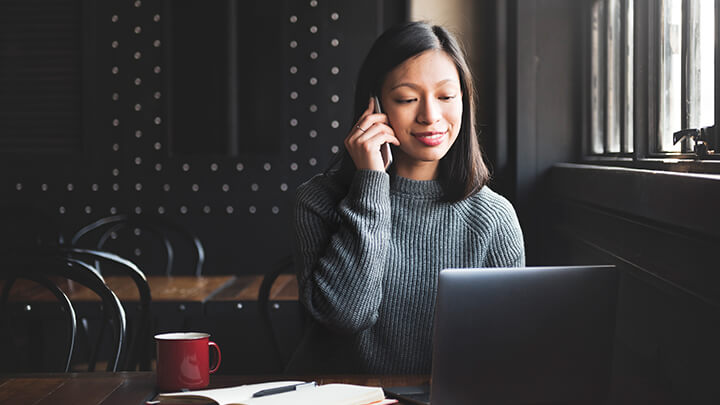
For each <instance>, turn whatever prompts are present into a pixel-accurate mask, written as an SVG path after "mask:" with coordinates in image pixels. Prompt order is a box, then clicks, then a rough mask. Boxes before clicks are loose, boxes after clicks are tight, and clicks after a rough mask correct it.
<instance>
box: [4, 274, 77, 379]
mask: <svg viewBox="0 0 720 405" xmlns="http://www.w3.org/2000/svg"><path fill="white" fill-rule="evenodd" d="M22 279H25V280H29V281H32V282H35V283H37V284H38V285H39V286H41V287H42V288H44V289H47V290H48V291H50V292H51V293H52V294H53V295H54V296H55V298H57V300H58V304H59V306H60V312H61V314H62V315H63V317H64V322H63V323H64V326H65V327H64V331H63V332H65V334H64V336H62V337H61V336H60V335H59V334H58V335H56V336H58V338H57V339H54V344H53V345H52V347H53V348H56V351H57V352H59V353H56V354H57V355H55V356H50V357H52V358H57V359H59V362H57V363H53V362H52V359H43V358H41V354H42V353H43V351H42V350H37V348H34V347H32V344H33V342H31V341H30V339H23V338H21V337H18V336H17V335H18V334H17V333H15V332H16V331H18V330H19V329H21V328H22V327H21V326H20V325H19V324H17V322H14V321H16V319H15V318H16V317H15V316H14V314H13V310H12V309H11V308H9V302H8V299H9V297H10V291H11V290H12V288H13V286H14V285H15V283H16V281H17V280H22ZM0 280H2V281H3V282H4V284H3V288H2V291H1V292H0V326H1V328H0V345H2V349H3V352H10V353H4V354H2V357H3V359H4V361H3V365H2V366H1V367H0V372H11V371H15V372H18V371H37V367H43V366H40V364H42V365H46V366H47V367H48V368H46V369H43V370H42V371H48V372H53V371H62V372H68V371H70V366H71V360H72V354H73V350H74V348H75V340H76V337H77V315H76V313H75V308H74V307H73V305H72V303H71V302H70V299H68V296H67V295H66V294H65V292H63V290H62V289H60V287H59V286H58V285H57V284H56V283H55V282H54V281H53V280H51V279H50V278H48V277H46V276H45V275H43V274H40V273H25V272H23V271H19V270H18V269H17V268H15V267H12V268H10V269H6V270H5V271H3V272H1V273H0ZM32 310H33V307H32V305H31V304H26V306H25V308H23V309H21V310H20V311H22V312H24V313H25V314H28V315H29V314H30V313H31V312H32ZM30 320H31V322H37V321H39V319H38V318H34V319H33V317H30ZM35 330H38V329H37V328H35ZM18 340H19V341H18ZM16 343H19V345H17V344H16ZM18 346H19V347H20V348H22V349H23V350H21V351H22V352H23V353H25V355H24V356H23V357H21V358H18V357H15V356H17V352H18V350H17V347H18Z"/></svg>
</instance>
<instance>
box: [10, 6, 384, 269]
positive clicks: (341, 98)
mask: <svg viewBox="0 0 720 405" xmlns="http://www.w3.org/2000/svg"><path fill="white" fill-rule="evenodd" d="M356 3H357V2H353V1H351V0H343V1H329V0H297V1H296V0H284V1H282V2H281V4H282V5H281V6H278V7H276V8H275V9H276V15H275V16H274V17H273V18H277V19H278V21H280V22H281V24H279V25H278V26H281V27H282V41H283V44H284V46H283V49H282V50H280V52H282V61H283V62H282V63H283V64H284V66H283V68H282V69H281V71H282V72H284V73H283V76H284V77H281V78H280V77H279V78H278V80H281V81H282V90H281V94H268V95H267V97H271V98H273V99H275V100H278V102H276V103H275V104H276V105H277V111H276V114H275V116H276V117H277V118H276V119H280V120H282V122H283V123H284V124H283V129H282V132H283V134H282V136H278V137H277V142H280V143H282V145H280V147H279V148H277V151H278V152H275V153H271V154H252V155H247V154H243V153H242V150H241V151H240V153H238V154H237V155H235V156H215V155H197V154H195V155H189V156H188V155H182V154H177V153H173V151H172V147H171V145H172V142H173V137H174V131H173V128H172V119H173V117H172V108H173V102H174V99H173V92H174V91H175V90H177V88H174V87H173V85H172V81H171V80H170V78H171V76H172V74H173V68H174V67H173V66H172V65H171V64H170V63H169V61H170V60H171V55H170V51H169V48H170V45H169V44H171V43H173V41H174V40H176V38H173V37H172V36H171V33H172V30H170V29H169V27H170V26H171V25H172V15H173V14H172V12H171V11H172V7H173V2H172V1H165V2H158V1H150V0H144V1H143V0H112V1H107V2H100V3H97V4H96V5H95V6H94V10H95V13H96V15H97V18H96V21H98V23H97V25H98V26H97V36H96V38H95V41H97V51H96V52H97V54H96V57H95V59H94V60H93V63H91V64H89V65H88V66H93V67H94V70H95V72H94V77H95V80H96V83H95V84H96V86H94V88H95V89H96V90H95V93H94V94H93V97H94V100H96V103H93V104H92V105H89V106H88V107H87V109H86V111H85V113H86V114H91V115H92V116H93V117H95V116H96V117H97V124H96V125H95V126H92V127H91V128H93V129H92V130H91V131H89V132H90V137H92V138H93V141H92V142H90V143H89V144H88V148H89V149H90V151H91V153H90V154H91V155H92V158H91V159H89V160H88V161H87V162H85V166H84V167H81V168H73V169H72V170H70V169H68V170H64V171H63V173H69V174H68V175H67V176H63V177H62V178H61V176H60V175H56V176H51V175H49V176H48V177H47V179H45V180H44V179H42V178H38V179H32V180H30V181H27V180H26V179H27V176H23V175H22V174H20V173H14V174H13V177H12V178H11V179H10V182H9V183H8V186H7V187H8V188H9V189H10V190H11V191H12V192H13V195H14V196H15V197H16V199H17V200H24V199H32V200H34V201H37V203H38V205H41V206H42V207H43V209H44V210H45V211H47V212H50V213H52V214H53V215H57V216H58V217H59V218H60V220H59V221H58V222H59V223H60V224H62V225H63V227H64V228H65V230H66V231H67V232H69V231H72V230H76V229H78V228H79V227H80V226H82V225H84V224H87V223H89V222H91V221H93V220H95V219H98V218H101V217H104V216H107V215H112V214H117V213H128V214H130V213H135V214H152V215H159V216H164V217H166V218H169V219H171V220H173V221H175V222H178V223H180V224H182V225H184V226H187V227H189V228H191V229H193V230H194V231H195V232H196V233H197V234H198V236H200V238H201V239H202V240H203V242H204V244H205V245H206V251H207V262H206V273H210V274H212V273H239V274H242V273H257V272H262V271H264V270H266V267H267V265H268V258H276V257H279V256H281V255H283V254H285V253H289V250H290V243H291V217H292V212H291V211H292V199H293V195H294V190H295V188H296V187H297V186H298V185H299V184H300V183H301V182H303V181H305V180H307V179H309V178H310V177H311V176H312V175H314V174H316V173H318V172H320V171H322V170H324V169H325V168H326V167H327V165H328V164H329V162H330V160H331V159H332V157H333V156H334V155H335V154H337V153H340V150H341V145H342V140H343V138H344V136H345V134H346V133H347V131H348V129H349V127H350V125H351V123H350V122H349V120H350V118H351V115H352V111H351V110H352V100H353V94H352V92H353V80H354V78H355V75H356V73H357V69H358V68H359V65H360V63H361V62H362V57H363V56H364V54H365V52H366V51H367V49H368V47H369V45H370V43H371V42H372V40H373V39H374V37H375V36H376V35H377V33H378V32H379V31H380V29H379V24H380V22H378V21H376V16H377V10H375V9H374V8H373V7H368V6H367V5H364V4H356ZM197 7H202V5H197ZM234 7H237V8H243V7H246V5H245V3H243V2H241V1H238V2H237V3H236V5H235V6H234ZM375 7H381V5H375ZM243 11H244V9H243V10H240V11H239V12H243ZM198 29H203V27H202V26H198ZM175 45H176V46H177V45H178V44H175ZM256 62H258V63H262V61H261V60H258V61H256ZM205 79H206V78H203V77H198V78H197V80H205ZM245 79H246V80H252V78H245ZM241 80H242V79H241ZM198 136H203V134H198ZM256 136H268V135H264V134H256ZM51 170H52V169H50V168H48V169H47V171H48V172H50V171H51ZM30 190H33V191H32V192H30ZM136 236H137V238H138V240H140V238H142V237H143V235H136ZM129 248H130V251H132V252H134V254H135V255H136V256H142V255H145V254H146V250H145V249H142V247H141V246H129ZM228 263H243V266H242V267H232V266H231V267H228Z"/></svg>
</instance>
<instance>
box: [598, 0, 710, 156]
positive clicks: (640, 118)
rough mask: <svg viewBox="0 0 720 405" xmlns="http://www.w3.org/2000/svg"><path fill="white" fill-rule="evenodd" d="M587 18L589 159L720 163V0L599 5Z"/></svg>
mask: <svg viewBox="0 0 720 405" xmlns="http://www.w3.org/2000/svg"><path fill="white" fill-rule="evenodd" d="M588 13H589V15H590V19H591V22H592V24H591V25H590V26H591V30H590V33H589V35H588V42H589V48H588V49H590V52H589V69H588V72H589V73H588V74H589V79H590V80H589V84H588V87H589V91H588V94H589V97H588V98H589V100H588V103H587V105H588V108H587V110H586V111H588V114H587V116H588V117H589V119H588V120H587V121H586V122H588V131H587V133H588V141H587V142H586V143H585V144H586V148H585V156H586V158H587V159H589V160H613V159H614V160H616V161H617V160H623V161H634V162H642V161H652V160H653V159H654V160H658V159H659V160H664V161H666V162H667V161H669V159H673V158H674V159H684V160H686V161H690V160H692V161H704V160H714V159H718V157H720V145H718V142H717V139H718V138H720V136H718V135H716V133H715V131H714V125H715V117H716V115H717V109H718V108H717V104H718V103H717V101H716V99H717V97H718V94H717V93H718V90H717V87H718V86H717V84H716V83H717V81H718V80H717V76H718V66H717V64H716V62H715V61H716V55H715V53H716V50H715V43H716V42H717V40H716V39H717V37H718V30H717V29H716V25H717V22H716V21H717V18H718V17H717V14H718V1H712V0H658V1H653V2H635V1H634V0H596V1H594V2H592V4H591V7H590V8H589V9H588ZM703 128H706V130H704V131H700V130H701V129H703ZM707 128H709V129H707ZM688 129H695V130H698V131H685V132H682V133H680V134H678V133H679V132H680V131H682V130H688ZM718 132H720V131H718ZM683 135H686V136H683ZM678 138H681V139H678ZM702 144H704V145H705V146H708V147H709V149H710V150H715V152H716V153H712V152H709V153H704V152H705V150H707V148H706V149H705V150H703V148H702V146H703V145H702ZM713 166H716V165H713Z"/></svg>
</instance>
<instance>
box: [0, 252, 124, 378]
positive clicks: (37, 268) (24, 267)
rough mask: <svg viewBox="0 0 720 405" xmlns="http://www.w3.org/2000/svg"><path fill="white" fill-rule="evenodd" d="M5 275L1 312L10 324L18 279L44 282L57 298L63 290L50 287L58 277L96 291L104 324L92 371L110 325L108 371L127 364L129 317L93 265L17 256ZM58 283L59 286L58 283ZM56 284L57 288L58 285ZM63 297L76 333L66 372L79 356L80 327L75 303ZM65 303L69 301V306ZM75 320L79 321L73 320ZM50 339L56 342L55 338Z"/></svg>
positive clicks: (90, 363) (4, 270)
mask: <svg viewBox="0 0 720 405" xmlns="http://www.w3.org/2000/svg"><path fill="white" fill-rule="evenodd" d="M1 274H2V276H3V278H4V279H5V280H6V283H5V287H4V288H3V291H2V297H0V302H1V303H2V307H1V308H0V313H2V314H3V316H4V317H6V322H9V321H7V317H10V313H9V305H8V303H9V296H10V293H11V291H12V287H13V286H14V285H15V281H14V280H16V279H17V278H21V277H22V278H30V279H36V280H41V281H40V283H41V284H42V285H44V286H45V287H46V288H50V290H51V291H52V292H53V293H54V294H55V296H56V297H59V295H58V293H57V290H58V289H59V288H57V289H55V288H53V287H49V282H50V281H55V280H56V279H57V278H60V279H65V280H71V281H73V282H75V283H78V284H80V285H82V286H84V287H86V288H88V289H90V290H91V291H92V292H94V293H95V294H96V295H97V296H98V297H99V298H100V299H101V302H102V305H101V306H102V322H101V327H100V331H99V334H98V339H97V341H96V344H95V346H94V347H93V348H92V350H91V352H90V358H89V359H88V371H94V370H95V363H96V361H97V356H98V354H99V352H100V350H101V343H102V342H103V341H104V337H105V333H106V325H109V326H110V327H111V329H112V335H111V336H110V338H109V353H110V355H109V359H108V363H107V368H106V370H107V371H118V369H119V367H120V366H121V364H123V361H124V356H125V353H126V346H127V340H126V322H127V321H126V318H125V311H124V309H123V307H122V305H121V304H120V301H119V300H118V298H117V296H115V294H114V293H113V292H112V291H111V290H110V289H109V288H108V287H107V285H105V281H104V279H103V278H102V276H100V274H99V273H98V272H97V271H96V270H95V269H94V268H93V267H92V266H90V265H88V264H86V263H84V262H82V261H79V260H76V259H73V258H67V257H58V256H45V255H35V256H30V255H17V256H13V257H10V258H8V260H6V262H5V265H4V266H3V268H2V270H1ZM55 282H56V283H57V281H55ZM55 285H56V286H57V285H58V284H55ZM63 295H65V294H63ZM59 298H60V300H61V306H66V305H69V308H70V309H68V311H69V313H70V314H71V315H70V316H69V318H70V319H71V321H70V322H71V324H70V326H69V329H70V330H71V331H72V332H73V333H71V337H70V338H69V342H68V344H67V346H68V347H70V352H69V353H70V357H71V360H69V361H67V363H66V367H65V369H66V370H70V369H71V368H72V360H74V359H72V357H74V353H76V351H74V350H73V349H74V348H76V344H75V343H76V342H75V336H74V335H75V334H74V331H75V329H76V326H73V325H72V322H75V325H76V317H75V315H74V313H75V312H76V311H75V309H74V308H73V307H74V306H73V304H72V303H69V301H67V296H65V298H64V299H63V298H62V297H59ZM62 302H65V304H63V303H62ZM68 303H69V304H68ZM66 308H67V307H66ZM72 319H75V320H74V321H73V320H72ZM12 331H13V328H12V327H10V328H8V329H7V330H6V332H8V333H11V332H12ZM50 339H51V340H52V336H51V337H50Z"/></svg>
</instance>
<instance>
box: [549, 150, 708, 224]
mask: <svg viewBox="0 0 720 405" xmlns="http://www.w3.org/2000/svg"><path fill="white" fill-rule="evenodd" d="M604 163H606V164H600V163H599V162H598V164H574V163H558V164H556V165H555V166H553V169H552V172H551V185H552V192H553V195H554V196H555V197H557V198H563V199H570V200H573V201H576V202H580V203H583V204H587V205H591V206H595V207H598V208H601V209H605V210H611V211H614V212H617V213H619V214H621V215H624V216H628V217H639V218H645V219H646V220H650V221H653V222H656V223H660V224H665V225H668V226H671V227H677V228H681V229H685V230H688V231H691V232H697V233H700V234H705V235H710V236H712V237H720V215H717V213H718V209H719V208H720V174H713V173H707V172H705V173H690V172H681V171H679V170H677V171H676V170H664V169H647V168H635V167H624V166H620V165H618V164H617V163H618V162H614V164H613V165H610V164H609V162H604ZM633 163H635V162H633ZM656 163H657V164H659V166H658V167H664V166H665V165H668V163H663V162H656ZM717 163H720V162H717ZM670 165H674V163H673V164H670ZM703 166H704V165H703ZM717 166H720V165H717ZM673 168H674V169H678V167H677V166H673ZM718 168H719V169H720V167H718Z"/></svg>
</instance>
